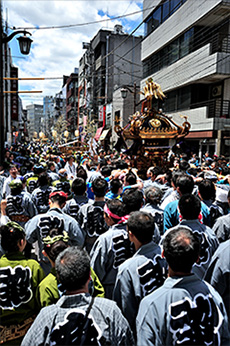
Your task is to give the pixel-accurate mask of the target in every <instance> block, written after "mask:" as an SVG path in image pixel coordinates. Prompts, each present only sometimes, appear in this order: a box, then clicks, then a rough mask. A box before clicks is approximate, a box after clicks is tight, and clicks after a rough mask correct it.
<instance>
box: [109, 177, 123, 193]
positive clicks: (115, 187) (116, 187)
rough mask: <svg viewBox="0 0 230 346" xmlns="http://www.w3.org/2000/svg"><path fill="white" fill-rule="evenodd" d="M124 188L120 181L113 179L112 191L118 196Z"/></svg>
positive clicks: (111, 183)
mask: <svg viewBox="0 0 230 346" xmlns="http://www.w3.org/2000/svg"><path fill="white" fill-rule="evenodd" d="M121 187H122V182H121V180H120V179H113V180H111V182H110V191H111V192H112V193H115V194H117V193H118V190H119V189H120V188H121Z"/></svg>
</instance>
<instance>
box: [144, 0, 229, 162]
mask: <svg viewBox="0 0 230 346" xmlns="http://www.w3.org/2000/svg"><path fill="white" fill-rule="evenodd" d="M153 6H155V7H154V8H153ZM150 8H151V9H150ZM143 10H144V12H143V13H144V18H143V20H144V22H145V38H144V40H143V42H142V62H143V80H142V83H141V85H142V88H143V86H144V84H145V81H146V80H147V79H148V78H149V77H152V78H153V80H154V81H155V82H157V83H159V84H160V85H161V87H162V90H163V91H164V92H165V93H166V96H167V99H166V100H165V102H164V104H163V110H164V111H165V112H166V113H170V114H172V115H173V119H175V121H176V122H177V123H181V122H182V117H181V114H183V115H187V116H188V120H189V122H190V123H191V131H190V133H189V135H188V136H187V137H186V143H187V144H188V145H189V146H190V148H191V149H192V150H193V151H195V152H197V153H198V152H199V154H200V155H202V153H203V152H205V151H209V152H210V154H214V153H216V154H218V155H220V154H226V155H228V156H229V153H230V131H229V128H230V1H229V0H199V1H197V0H166V1H165V0H164V1H162V0H144V3H143Z"/></svg>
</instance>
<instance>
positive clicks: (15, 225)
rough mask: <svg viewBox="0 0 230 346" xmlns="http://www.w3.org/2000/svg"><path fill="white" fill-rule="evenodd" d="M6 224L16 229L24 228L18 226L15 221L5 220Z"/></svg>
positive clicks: (22, 229)
mask: <svg viewBox="0 0 230 346" xmlns="http://www.w3.org/2000/svg"><path fill="white" fill-rule="evenodd" d="M6 226H7V227H9V228H15V229H17V230H18V231H21V232H24V228H23V227H22V226H20V225H19V224H18V223H17V222H14V221H10V222H7V224H6Z"/></svg>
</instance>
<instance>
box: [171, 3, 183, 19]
mask: <svg viewBox="0 0 230 346" xmlns="http://www.w3.org/2000/svg"><path fill="white" fill-rule="evenodd" d="M181 5H182V1H181V0H171V1H170V15H172V14H173V13H174V12H176V11H177V10H178V8H179V7H180V6H181Z"/></svg>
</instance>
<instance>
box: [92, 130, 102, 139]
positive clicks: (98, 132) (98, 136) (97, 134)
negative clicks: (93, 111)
mask: <svg viewBox="0 0 230 346" xmlns="http://www.w3.org/2000/svg"><path fill="white" fill-rule="evenodd" d="M102 130H103V127H98V129H97V132H96V134H95V136H94V138H95V139H96V141H98V140H99V138H100V136H101V133H102Z"/></svg>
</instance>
